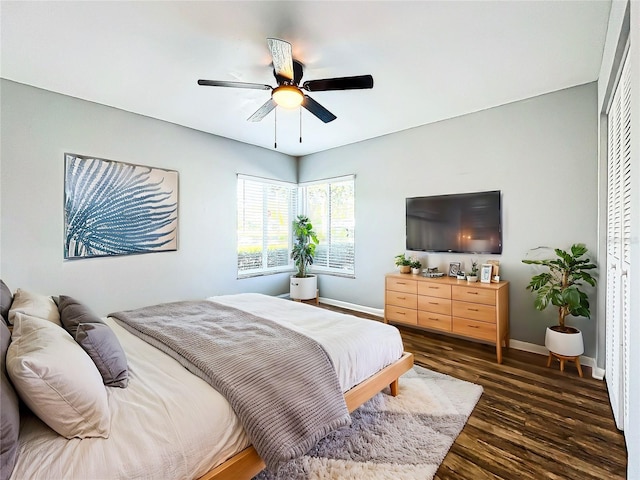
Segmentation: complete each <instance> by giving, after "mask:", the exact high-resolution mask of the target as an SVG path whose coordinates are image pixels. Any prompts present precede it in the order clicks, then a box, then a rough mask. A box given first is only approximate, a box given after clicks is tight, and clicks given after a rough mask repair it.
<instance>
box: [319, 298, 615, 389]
mask: <svg viewBox="0 0 640 480" xmlns="http://www.w3.org/2000/svg"><path fill="white" fill-rule="evenodd" d="M320 301H321V302H322V303H326V304H327V305H333V306H334V307H341V308H346V309H348V310H354V311H356V312H362V313H368V314H370V315H375V316H378V317H380V318H384V309H382V308H372V307H365V306H363V305H358V304H355V303H349V302H342V301H340V300H333V299H331V298H326V297H320ZM509 347H510V348H514V349H516V350H521V351H523V352H530V353H536V354H538V355H543V356H545V357H546V356H547V355H549V350H547V349H546V348H545V347H544V345H537V344H535V343H528V342H522V341H520V340H509ZM580 364H581V365H584V366H587V367H591V376H592V377H593V378H595V379H597V380H603V379H604V369H602V368H599V367H598V366H597V365H596V361H595V359H594V358H592V357H587V356H585V355H581V356H580Z"/></svg>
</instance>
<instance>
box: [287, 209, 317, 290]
mask: <svg viewBox="0 0 640 480" xmlns="http://www.w3.org/2000/svg"><path fill="white" fill-rule="evenodd" d="M318 243H319V242H318V236H317V234H316V232H314V231H313V225H312V224H311V221H310V220H309V217H307V216H305V215H298V216H297V217H296V219H295V220H294V221H293V248H292V250H291V259H292V260H293V262H294V264H295V266H296V274H295V275H292V276H291V282H290V290H289V294H290V297H291V298H293V299H296V300H306V299H310V298H316V295H317V288H318V279H317V277H316V276H315V275H310V274H308V273H307V268H308V267H310V266H311V265H312V264H313V259H314V257H315V254H316V246H317V245H318Z"/></svg>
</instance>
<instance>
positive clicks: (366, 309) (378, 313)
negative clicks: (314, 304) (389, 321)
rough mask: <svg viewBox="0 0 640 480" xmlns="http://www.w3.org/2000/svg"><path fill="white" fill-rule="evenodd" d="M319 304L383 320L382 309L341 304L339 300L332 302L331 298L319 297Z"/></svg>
mask: <svg viewBox="0 0 640 480" xmlns="http://www.w3.org/2000/svg"><path fill="white" fill-rule="evenodd" d="M320 302H322V303H326V304H327V305H332V306H334V307H340V308H346V309H348V310H353V311H356V312H362V313H368V314H369V315H375V316H376V317H380V318H384V309H383V308H373V307H365V306H363V305H358V304H356V303H349V302H342V301H340V300H333V299H332V298H326V297H320Z"/></svg>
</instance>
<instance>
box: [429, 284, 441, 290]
mask: <svg viewBox="0 0 640 480" xmlns="http://www.w3.org/2000/svg"><path fill="white" fill-rule="evenodd" d="M427 288H433V289H434V290H440V287H432V286H431V285H429V286H428V287H427Z"/></svg>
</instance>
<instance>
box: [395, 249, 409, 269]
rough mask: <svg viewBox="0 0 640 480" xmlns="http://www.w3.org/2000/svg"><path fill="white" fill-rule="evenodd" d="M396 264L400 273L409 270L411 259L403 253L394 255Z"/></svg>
mask: <svg viewBox="0 0 640 480" xmlns="http://www.w3.org/2000/svg"><path fill="white" fill-rule="evenodd" d="M396 266H397V267H398V270H400V273H409V272H411V260H409V259H408V258H407V257H406V255H405V254H404V253H401V254H400V255H396Z"/></svg>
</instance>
